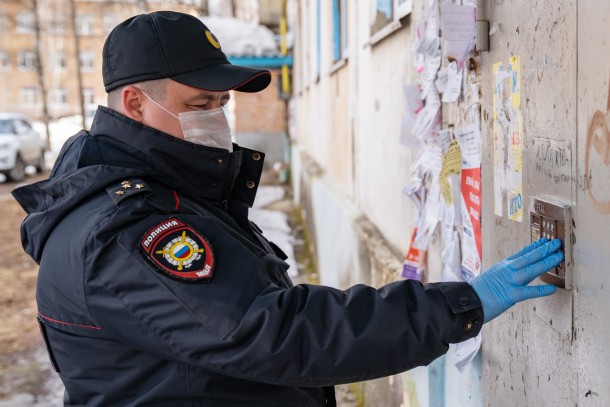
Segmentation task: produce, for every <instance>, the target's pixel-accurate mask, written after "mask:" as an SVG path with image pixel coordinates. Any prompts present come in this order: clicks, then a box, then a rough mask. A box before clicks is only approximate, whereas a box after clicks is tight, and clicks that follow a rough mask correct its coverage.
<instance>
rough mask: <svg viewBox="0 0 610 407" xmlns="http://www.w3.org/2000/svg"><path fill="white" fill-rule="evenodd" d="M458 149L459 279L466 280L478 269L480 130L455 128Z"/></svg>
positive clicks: (480, 240)
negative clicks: (460, 241) (459, 189)
mask: <svg viewBox="0 0 610 407" xmlns="http://www.w3.org/2000/svg"><path fill="white" fill-rule="evenodd" d="M454 133H455V138H456V139H457V141H458V142H459V144H460V147H461V149H462V177H461V204H462V231H463V235H462V239H463V241H462V275H461V277H462V280H463V281H470V279H471V278H473V277H475V276H477V275H479V274H480V272H481V259H482V239H481V209H482V200H483V195H482V188H481V132H480V130H479V127H478V126H475V125H471V126H467V127H463V128H459V129H455V131H454Z"/></svg>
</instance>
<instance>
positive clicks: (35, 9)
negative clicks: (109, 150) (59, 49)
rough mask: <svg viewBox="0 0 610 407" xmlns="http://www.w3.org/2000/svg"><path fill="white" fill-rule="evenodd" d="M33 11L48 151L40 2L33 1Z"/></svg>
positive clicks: (47, 120) (47, 109)
mask: <svg viewBox="0 0 610 407" xmlns="http://www.w3.org/2000/svg"><path fill="white" fill-rule="evenodd" d="M30 5H31V9H32V13H33V14H34V27H33V28H34V33H35V35H36V48H35V53H36V76H37V77H38V87H39V88H40V93H41V97H42V121H43V122H44V127H45V132H46V140H47V149H49V148H50V147H51V131H50V130H49V106H48V100H47V94H48V92H47V87H46V83H45V78H44V74H45V69H44V61H43V59H42V35H41V24H40V15H39V5H38V0H31V4H30Z"/></svg>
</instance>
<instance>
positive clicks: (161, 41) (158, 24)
mask: <svg viewBox="0 0 610 407" xmlns="http://www.w3.org/2000/svg"><path fill="white" fill-rule="evenodd" d="M102 55H103V62H102V76H103V77H104V87H105V89H106V92H110V91H111V90H113V89H116V88H118V87H121V86H124V85H129V84H132V83H136V82H143V81H149V80H153V79H163V78H170V79H173V80H175V81H176V82H180V83H182V84H184V85H188V86H192V87H195V88H199V89H205V90H210V91H227V90H231V89H234V90H237V91H241V92H258V91H261V90H263V89H265V88H266V87H267V86H268V85H269V83H270V82H271V73H270V72H269V71H267V70H264V69H263V70H260V69H253V68H247V67H244V66H237V65H233V64H231V63H230V62H229V60H228V59H227V56H226V55H225V53H224V52H223V51H222V49H221V46H220V43H219V41H218V39H217V38H216V37H215V36H214V34H212V32H211V31H210V30H209V29H208V28H207V27H206V26H205V25H204V24H203V23H202V22H201V20H199V19H198V18H196V17H193V16H191V15H189V14H184V13H178V12H174V11H157V12H154V13H149V14H141V15H138V16H135V17H131V18H129V19H128V20H125V21H124V22H122V23H121V24H119V25H118V26H116V27H115V28H114V29H113V30H112V31H111V32H110V34H109V35H108V38H107V39H106V42H105V43H104V50H103V53H102Z"/></svg>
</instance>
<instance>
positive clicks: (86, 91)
mask: <svg viewBox="0 0 610 407" xmlns="http://www.w3.org/2000/svg"><path fill="white" fill-rule="evenodd" d="M94 100H95V93H94V91H93V88H83V101H84V102H85V106H88V105H92V104H93V103H94Z"/></svg>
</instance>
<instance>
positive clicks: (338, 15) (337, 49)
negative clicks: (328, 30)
mask: <svg viewBox="0 0 610 407" xmlns="http://www.w3.org/2000/svg"><path fill="white" fill-rule="evenodd" d="M345 58H347V0H333V62H338V61H340V60H342V59H345Z"/></svg>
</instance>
